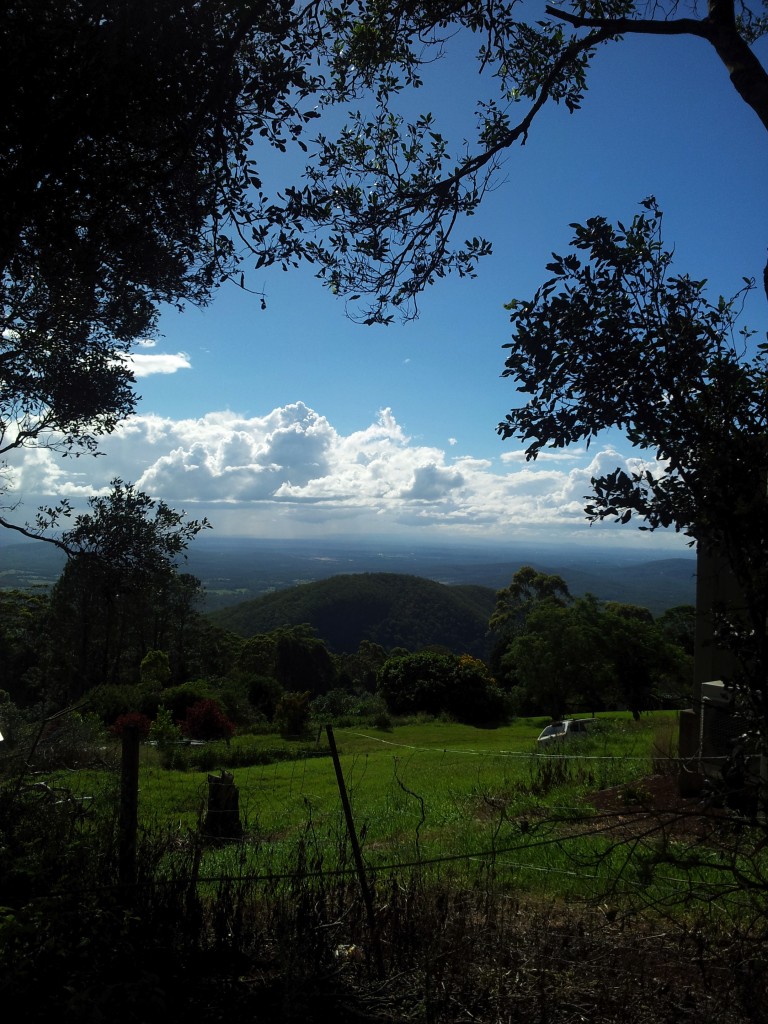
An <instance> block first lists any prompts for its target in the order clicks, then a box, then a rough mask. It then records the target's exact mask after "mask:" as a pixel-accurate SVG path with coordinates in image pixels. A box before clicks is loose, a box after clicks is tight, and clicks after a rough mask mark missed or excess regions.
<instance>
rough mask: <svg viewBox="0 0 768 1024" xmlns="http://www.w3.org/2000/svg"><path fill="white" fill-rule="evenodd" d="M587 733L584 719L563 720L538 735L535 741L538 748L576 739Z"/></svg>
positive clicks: (586, 720)
mask: <svg viewBox="0 0 768 1024" xmlns="http://www.w3.org/2000/svg"><path fill="white" fill-rule="evenodd" d="M588 732H589V720H588V719H586V718H564V719H563V720H562V722H553V723H552V725H548V726H547V727H546V729H544V730H543V731H542V732H541V734H540V735H539V738H538V740H537V741H536V742H537V743H538V744H539V745H540V746H544V747H546V746H551V745H552V744H554V743H557V742H558V741H563V740H568V739H571V740H572V739H578V737H580V736H582V737H583V736H586V735H587V733H588Z"/></svg>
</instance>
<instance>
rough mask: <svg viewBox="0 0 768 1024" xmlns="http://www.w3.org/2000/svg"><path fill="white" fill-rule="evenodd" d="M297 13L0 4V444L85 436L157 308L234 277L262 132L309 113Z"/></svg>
mask: <svg viewBox="0 0 768 1024" xmlns="http://www.w3.org/2000/svg"><path fill="white" fill-rule="evenodd" d="M297 27H298V26H297V22H296V19H295V17H294V15H293V14H292V12H291V11H290V8H289V7H286V5H284V4H282V3H281V2H279V0H271V2H270V0H267V2H265V3H258V4H248V5H243V4H240V3H238V2H235V0H213V2H210V3H198V2H192V3H187V2H182V0H179V2H171V0H162V2H160V0H156V2H152V0H149V2H146V3H141V4H136V3H130V2H127V0H108V2H106V3H104V2H102V3H95V2H93V0H61V2H59V0H55V2H53V0H9V3H7V4H5V5H4V7H3V14H2V15H0V42H1V43H2V49H3V52H4V53H5V60H4V71H5V75H4V81H5V88H4V103H3V113H2V115H0V154H2V156H1V157H0V189H2V193H3V196H4V202H3V207H2V211H1V212H0V297H1V298H2V313H1V314H0V385H1V387H0V456H2V455H4V454H7V453H8V452H10V451H11V450H12V449H15V448H21V447H25V446H29V445H35V444H37V445H45V446H50V447H54V448H57V449H60V450H62V451H63V452H65V453H69V452H72V451H75V452H77V451H81V450H85V451H95V449H96V446H97V443H98V442H97V439H98V437H99V435H101V434H104V433H108V432H109V431H110V430H112V429H113V428H114V426H115V424H116V423H117V422H118V421H119V420H120V419H122V418H124V417H125V416H127V415H128V414H129V413H130V412H131V411H132V410H133V407H134V404H135V397H134V395H133V390H132V384H133V375H132V373H131V371H130V367H129V364H128V363H127V362H126V356H127V355H128V354H129V352H130V348H131V344H132V343H133V342H134V341H135V340H136V339H138V338H141V337H143V336H145V335H146V334H147V333H148V332H151V331H152V330H153V328H154V326H155V323H156V320H157V316H158V308H159V305H160V304H161V303H171V304H175V305H180V304H183V303H185V302H192V303H204V302H206V301H207V300H208V299H209V297H210V295H211V293H212V291H213V290H214V289H215V288H216V287H217V286H218V284H219V283H220V281H221V280H222V279H224V278H227V277H229V276H231V275H232V274H233V273H234V271H235V268H236V266H237V263H238V261H239V255H238V247H239V245H240V241H239V239H238V230H239V227H240V226H242V225H244V224H246V223H247V222H248V221H249V219H250V218H251V211H252V210H253V200H252V198H251V196H250V193H251V192H252V191H256V190H258V188H259V174H258V169H257V167H256V165H255V162H254V158H253V151H252V146H253V143H254V141H255V140H256V139H257V138H258V139H259V140H260V141H261V142H262V143H263V144H264V145H265V146H267V147H273V148H276V149H278V150H280V149H283V150H284V149H285V147H286V144H287V141H288V140H290V139H295V138H297V137H298V136H299V135H300V134H301V131H302V128H303V126H304V124H305V122H306V120H308V119H310V118H312V117H314V116H315V112H314V111H311V110H310V111H309V112H308V113H306V114H302V113H301V112H300V110H299V104H300V103H301V101H302V98H303V97H304V96H305V95H306V94H307V92H308V91H309V90H310V89H311V88H314V86H315V85H317V84H318V82H319V80H314V79H313V78H312V76H311V75H310V74H309V72H308V65H309V59H308V58H309V51H308V50H307V45H310V40H309V39H307V40H306V41H305V40H304V39H303V38H302V37H301V35H300V34H297V33H296V29H297ZM3 525H6V526H9V525H13V524H11V523H9V522H8V521H4V523H3ZM22 532H23V528H22Z"/></svg>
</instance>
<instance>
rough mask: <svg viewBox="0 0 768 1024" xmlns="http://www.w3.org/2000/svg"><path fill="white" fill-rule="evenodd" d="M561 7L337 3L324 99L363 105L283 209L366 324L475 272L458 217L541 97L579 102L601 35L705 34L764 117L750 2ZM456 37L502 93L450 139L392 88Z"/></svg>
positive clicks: (523, 130) (475, 250)
mask: <svg viewBox="0 0 768 1024" xmlns="http://www.w3.org/2000/svg"><path fill="white" fill-rule="evenodd" d="M571 6H572V8H573V9H572V10H561V9H559V8H556V7H553V6H549V5H547V6H546V7H545V12H544V16H542V15H541V13H540V12H539V11H536V12H535V13H534V14H533V15H532V20H530V21H519V20H517V19H516V18H515V14H516V13H517V5H515V4H513V3H509V2H505V0H480V2H475V3H470V4H464V3H453V2H449V3H448V4H444V3H440V4H434V3H426V4H419V5H412V4H410V3H405V2H403V3H398V2H394V3H389V4H387V5H386V6H385V5H382V4H381V3H380V2H378V0H373V2H371V3H369V4H366V3H353V2H348V3H342V4H340V5H338V6H337V7H336V8H335V10H334V17H333V19H332V21H331V25H332V28H333V30H334V31H333V34H332V35H331V37H330V39H326V40H318V43H319V45H321V46H324V47H325V48H324V51H323V52H324V54H325V57H326V59H327V60H328V62H329V64H330V68H331V71H332V73H333V85H334V87H335V90H336V92H335V95H334V99H342V100H343V101H344V102H347V103H349V102H350V101H352V100H355V99H357V98H358V97H360V96H361V95H362V94H365V93H368V94H371V96H372V104H369V105H368V106H367V107H365V108H363V109H361V110H359V111H357V112H355V113H353V115H352V117H351V120H350V121H349V122H348V123H347V124H346V125H345V126H344V128H343V130H342V131H341V133H340V134H339V135H338V136H337V137H335V138H328V137H327V136H325V135H320V136H319V140H318V141H319V150H318V152H317V153H316V154H315V159H314V160H313V163H312V164H311V165H310V167H308V168H307V172H306V179H307V182H308V184H307V185H305V186H304V187H303V188H296V189H291V190H287V191H286V193H285V195H286V204H285V208H284V212H283V213H282V214H281V216H282V218H283V221H284V222H285V223H289V224H290V225H291V227H292V229H293V231H294V232H295V231H306V230H307V228H308V227H309V228H312V229H314V230H315V231H317V230H323V231H325V232H326V233H327V235H326V237H327V238H328V239H329V240H330V241H331V243H332V245H331V246H330V247H328V246H323V245H322V244H317V243H315V241H314V239H315V238H316V237H317V236H316V235H315V234H310V235H309V236H308V237H309V238H311V239H312V242H311V243H310V245H307V244H306V243H304V244H302V243H301V242H298V243H297V245H298V247H299V248H300V249H302V250H303V251H304V253H305V254H307V255H309V256H311V258H312V259H314V260H315V262H316V264H317V266H318V267H319V271H318V275H319V276H320V277H321V278H322V279H323V280H324V281H325V282H326V283H327V284H328V285H329V286H330V288H331V289H332V290H333V291H334V292H335V293H338V294H340V295H345V296H348V297H349V298H350V301H352V302H354V301H356V300H357V299H359V298H360V297H361V295H364V296H366V297H367V298H368V301H367V304H365V305H364V306H363V308H362V310H361V311H360V313H359V315H360V317H361V318H362V319H363V320H364V321H365V322H366V323H376V322H383V323H387V322H390V321H391V320H392V310H393V309H394V310H395V311H399V312H400V313H401V314H403V315H404V316H406V317H408V316H413V315H416V308H417V300H418V295H419V293H420V292H421V291H422V290H423V289H424V288H425V287H426V286H427V285H429V284H431V283H432V282H433V281H434V280H435V279H436V278H439V277H443V276H444V275H445V274H447V273H449V272H456V273H458V274H460V275H469V276H472V275H474V273H475V272H476V266H477V262H478V260H479V259H480V258H481V257H482V256H483V255H485V254H487V253H488V252H490V248H491V247H490V243H489V242H488V241H486V240H485V239H482V238H477V237H474V238H471V239H469V240H467V241H465V242H463V243H458V244H456V243H455V239H454V236H455V235H456V233H457V230H458V228H457V225H459V224H461V223H462V221H463V218H464V217H465V216H467V215H471V214H472V213H474V212H475V211H476V210H477V208H478V206H479V204H480V203H481V202H482V201H483V199H484V197H485V195H486V194H487V192H488V190H489V188H490V186H491V185H492V183H493V182H494V178H495V176H496V173H497V171H498V167H499V164H500V161H501V159H502V157H503V155H504V153H505V152H506V151H508V150H509V149H510V148H512V147H513V146H514V145H516V144H519V145H521V146H522V145H523V144H524V143H525V141H526V139H527V138H528V135H529V133H530V131H531V130H532V128H533V125H534V122H535V120H536V118H537V116H538V114H539V113H540V111H541V110H542V109H543V108H544V107H545V106H546V105H547V104H548V103H556V104H563V105H565V106H566V107H567V109H568V110H569V111H571V112H573V111H575V110H577V109H578V108H579V106H580V104H581V101H582V98H583V94H584V92H585V91H586V88H587V83H588V70H589V65H590V63H591V61H592V59H593V57H594V56H595V54H596V53H597V51H598V49H599V48H600V47H602V46H606V45H610V44H611V43H617V42H620V41H621V40H622V39H623V38H625V37H626V36H627V35H630V34H632V35H652V36H670V37H678V36H689V37H692V38H697V39H704V40H706V41H707V42H709V43H710V45H711V46H712V48H713V50H714V52H715V55H716V57H717V58H718V60H719V61H720V62H721V63H722V64H724V65H725V67H726V68H727V70H728V73H729V75H730V76H731V81H732V82H733V85H734V87H735V88H736V89H737V91H738V92H739V95H740V96H741V97H742V99H743V100H744V102H746V103H747V104H748V105H749V106H750V107H751V108H752V109H753V110H754V111H755V113H756V114H757V116H758V117H759V119H760V121H761V122H762V124H763V125H764V126H765V127H767V128H768V73H766V70H765V68H763V66H762V65H761V63H760V61H759V60H758V58H757V57H756V56H755V54H754V52H753V51H752V49H751V48H750V45H751V44H752V43H753V42H754V41H756V40H757V39H758V38H760V37H761V36H762V35H763V34H764V33H765V31H766V27H768V19H767V18H766V17H765V16H764V15H762V14H761V13H760V9H759V6H760V5H759V2H758V3H756V4H754V5H752V6H750V5H740V7H739V14H738V16H737V15H736V12H735V9H734V4H733V0H709V2H708V4H707V8H706V13H705V14H703V16H700V17H696V14H697V12H696V9H695V8H696V4H694V5H693V7H694V10H693V12H692V15H691V16H689V17H683V18H678V17H676V13H677V7H678V5H677V3H676V0H669V2H668V3H663V4H660V5H656V6H654V7H653V8H648V7H647V6H646V5H645V4H642V3H639V2H637V3H633V2H632V0H611V2H609V3H607V4H606V3H603V2H602V0H600V2H598V0H585V2H583V3H574V4H573V5H571ZM524 10H526V11H527V10H528V8H527V7H526V8H524ZM646 15H647V16H646ZM462 35H464V36H467V35H469V36H472V37H473V41H476V44H477V57H478V63H479V67H480V68H481V69H482V70H484V71H487V72H488V73H489V75H491V76H493V79H494V84H495V86H496V88H497V89H498V93H497V98H496V99H493V98H492V99H490V100H489V101H487V102H479V103H478V105H477V129H476V134H475V136H474V138H473V139H471V140H470V141H468V142H465V143H463V144H461V145H458V146H456V148H452V147H451V143H450V142H449V140H448V139H446V138H445V137H444V136H442V135H441V134H440V131H439V125H438V124H437V123H436V121H435V119H434V118H433V116H432V115H431V114H428V113H427V114H423V115H421V116H420V117H415V118H413V119H410V120H406V119H405V118H404V117H402V116H400V115H398V114H397V112H396V111H395V109H394V104H393V98H394V97H396V95H397V93H399V92H400V91H401V90H402V89H403V88H404V87H405V86H406V85H407V86H418V85H419V84H421V81H422V79H421V75H422V69H423V68H425V67H428V66H429V64H430V63H431V62H432V61H433V60H434V59H435V58H436V57H438V56H443V54H444V53H445V52H446V51H448V50H450V44H451V43H453V42H455V41H456V39H455V37H457V36H458V37H461V36H462ZM328 42H330V44H331V45H330V48H328V45H327V44H328ZM462 56H463V59H465V60H466V52H464V53H462ZM369 98H370V97H369ZM516 101H517V102H519V104H520V106H519V107H518V108H517V109H520V113H519V115H518V116H517V117H514V116H513V115H512V113H511V112H512V111H514V110H515V109H516V108H515V106H514V103H515V102H516ZM371 105H372V107H373V112H371V109H370V107H371ZM464 138H465V139H470V133H469V132H468V133H467V134H466V135H465V136H464Z"/></svg>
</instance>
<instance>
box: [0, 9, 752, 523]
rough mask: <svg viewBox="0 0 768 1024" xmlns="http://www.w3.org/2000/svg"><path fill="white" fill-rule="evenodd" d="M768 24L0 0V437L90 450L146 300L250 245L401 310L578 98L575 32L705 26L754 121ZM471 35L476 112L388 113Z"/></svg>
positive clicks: (126, 374) (735, 18) (727, 16)
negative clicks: (508, 164) (536, 135)
mask: <svg viewBox="0 0 768 1024" xmlns="http://www.w3.org/2000/svg"><path fill="white" fill-rule="evenodd" d="M767 27H768V18H767V17H766V15H765V12H764V0H763V6H762V8H761V7H760V6H759V4H758V0H755V2H754V3H750V4H741V5H740V7H739V12H738V15H737V13H736V11H735V8H734V3H733V0H708V3H707V5H706V9H704V8H703V7H702V9H701V10H697V9H696V4H695V3H694V5H693V9H692V10H691V11H690V12H689V13H687V15H686V16H685V17H679V16H678V5H677V3H676V2H675V0H670V2H669V3H668V4H660V5H654V6H653V7H652V8H647V7H646V5H645V4H643V3H640V2H639V0H638V2H636V3H635V2H632V0H610V2H609V3H605V2H602V0H601V2H599V3H598V2H597V0H586V2H579V3H574V4H572V5H569V7H568V8H566V9H560V8H557V7H553V6H545V8H544V10H543V11H541V10H539V9H538V8H535V9H531V8H530V7H529V6H528V5H525V6H524V5H520V4H517V3H515V2H510V0H472V2H471V3H465V2H463V0H462V2H458V0H448V2H443V0H440V2H432V0H429V2H427V3H423V4H418V5H414V4H412V3H411V2H410V0H389V2H387V3H386V4H384V3H382V2H381V0H341V2H335V3H333V4H331V3H328V2H325V0H317V2H312V3H309V4H307V5H301V4H299V5H291V4H286V3H284V2H282V0H266V2H263V3H258V4H255V3H253V4H242V3H240V2H239V0H206V2H202V0H147V2H142V3H135V2H129V0H108V2H104V0H100V2H96V0H61V2H59V0H56V2H54V0H9V2H8V3H7V4H5V5H4V8H3V13H2V15H0V42H2V48H3V53H4V54H5V64H4V71H5V93H4V99H5V103H4V105H3V111H2V114H0V187H1V188H2V193H3V196H4V203H3V207H2V210H1V211H0V272H1V273H0V295H1V296H2V314H0V316H1V318H2V322H1V323H0V457H2V456H3V455H6V456H7V455H8V454H9V453H10V452H11V451H12V450H13V449H16V448H20V447H24V446H27V445H35V444H44V445H49V446H53V447H56V448H59V449H60V450H62V451H63V452H65V453H68V452H73V451H75V452H77V451H82V450H85V451H95V450H96V449H97V446H98V438H99V436H100V435H101V434H103V433H105V432H109V431H110V430H111V429H113V428H114V426H115V424H116V423H117V422H118V421H119V420H120V419H122V418H123V417H125V416H127V415H129V414H130V413H131V411H132V410H133V408H134V404H135V395H134V392H133V384H134V380H133V375H132V372H131V368H130V362H129V360H128V357H129V355H130V351H131V346H132V344H133V343H134V342H135V341H136V340H137V339H139V338H141V337H142V336H144V335H146V334H147V333H148V332H151V331H152V330H153V328H154V326H155V323H156V319H157V315H158V309H159V308H160V305H161V304H162V303H171V304H176V305H183V304H184V303H187V302H193V303H205V302H207V301H208V300H209V298H210V297H211V295H212V293H213V291H214V290H215V289H216V287H218V285H219V284H220V283H221V282H223V281H225V280H234V281H235V282H236V283H237V284H240V285H242V286H244V287H245V286H246V285H247V281H246V276H245V275H246V273H247V271H248V270H249V269H252V268H254V267H255V268H259V267H265V266H272V265H275V266H281V267H284V268H288V267H290V266H293V265H296V264H298V263H300V262H303V261H305V262H307V263H309V264H311V265H312V266H313V267H314V268H315V271H316V273H317V275H318V277H319V278H320V279H321V280H322V281H323V282H324V283H325V284H326V285H327V286H328V287H329V288H330V289H331V290H332V291H333V292H334V293H336V294H338V295H339V296H341V297H344V298H345V299H346V300H347V301H348V303H349V310H350V313H351V315H353V316H356V317H358V318H359V319H361V320H363V321H365V322H366V323H388V322H390V321H391V320H392V319H393V317H394V316H395V315H397V314H399V315H401V316H403V317H405V318H408V317H411V316H415V315H416V312H417V301H418V296H419V293H420V292H421V291H422V290H423V289H424V288H425V287H426V286H428V285H429V284H430V283H431V282H433V281H434V280H435V279H436V278H439V277H442V276H444V275H446V274H448V273H452V272H453V273H458V274H459V275H473V274H474V273H475V272H476V267H477V263H478V260H479V259H480V258H481V257H482V256H483V255H484V254H486V253H488V252H490V251H491V244H490V242H489V241H487V240H485V239H483V238H477V237H472V238H464V239H462V233H463V231H464V221H465V218H466V216H468V215H471V214H472V213H473V212H474V211H475V210H476V209H477V208H478V206H479V204H480V203H481V202H482V201H483V199H484V197H485V195H486V193H487V191H488V189H489V187H491V185H492V184H493V183H494V181H495V178H496V175H497V171H498V168H499V164H500V162H501V160H502V159H503V156H504V154H505V153H506V152H507V151H508V150H510V148H512V147H514V146H515V145H516V144H520V145H522V144H523V143H524V142H525V140H526V138H527V137H528V135H529V133H530V131H531V130H532V129H533V126H534V123H535V120H536V118H537V116H538V114H539V112H540V111H541V110H542V109H543V108H544V107H545V106H546V105H548V104H552V103H554V104H562V105H564V106H565V107H566V108H567V109H568V110H570V111H575V110H577V109H578V108H579V106H580V103H581V101H582V98H583V95H584V92H585V90H586V88H587V85H588V72H589V65H590V63H591V61H592V59H593V58H594V56H595V54H596V53H597V52H598V50H599V49H600V48H601V47H603V46H607V45H611V44H614V43H620V41H621V40H622V39H623V38H625V37H626V36H627V35H655V36H658V35H665V36H690V37H695V38H699V39H703V40H705V41H706V42H708V43H709V44H710V45H711V47H712V49H713V53H714V54H715V56H716V58H717V59H718V60H719V61H720V62H721V63H722V64H723V65H724V66H725V67H726V68H727V70H728V73H729V75H730V77H731V80H732V82H733V85H734V87H735V88H736V89H737V90H738V92H739V95H740V96H741V97H742V99H743V100H744V102H745V103H747V104H748V105H749V106H750V107H751V108H752V109H753V110H754V111H755V113H756V114H757V116H758V117H759V119H760V121H761V122H762V124H763V125H764V126H766V127H768V74H766V71H765V69H764V68H763V66H762V65H761V64H760V61H759V60H758V58H757V57H756V56H755V53H754V52H753V50H752V48H751V47H752V44H753V43H754V42H755V41H756V40H757V39H759V38H760V37H761V36H762V35H763V34H764V33H765V32H766V28H767ZM468 48H470V49H471V50H474V53H475V55H476V58H477V66H478V70H479V71H480V72H482V73H483V74H484V75H485V77H486V79H487V80H488V81H490V83H491V84H492V90H491V92H492V95H491V96H490V98H489V99H480V100H479V101H478V104H477V117H476V128H474V129H472V130H469V128H468V130H467V131H466V132H465V133H464V134H463V136H462V139H461V140H458V139H455V140H449V139H447V138H446V137H444V136H443V135H442V134H441V130H440V126H439V124H438V123H436V120H435V118H434V117H433V115H432V114H431V113H430V112H428V111H425V112H423V113H421V114H410V113H409V114H404V113H400V112H399V100H400V98H401V94H403V93H407V94H409V95H410V93H411V92H412V91H413V90H414V89H417V88H418V86H419V85H421V84H422V82H423V81H425V80H426V78H427V76H428V74H429V70H430V67H431V65H432V64H433V63H434V61H435V60H437V59H440V58H442V57H443V56H444V55H445V54H450V53H451V52H453V51H455V52H457V53H458V54H459V58H460V59H461V60H463V61H465V60H466V58H467V53H468V52H469V51H468ZM479 92H482V90H481V89H480V88H479ZM339 106H341V107H343V109H344V111H345V112H346V113H347V117H346V120H345V119H344V118H341V119H340V117H339V115H338V113H336V112H335V111H334V108H336V107H339ZM402 109H405V110H409V109H412V104H411V106H410V107H409V105H408V104H405V105H404V106H402ZM324 115H329V116H328V117H327V118H326V119H325V120H324V121H322V122H320V124H321V130H320V129H318V130H316V131H315V132H314V138H313V139H312V140H310V141H308V130H307V129H308V125H310V124H311V123H312V122H313V121H314V119H315V118H318V117H323V116H324ZM340 120H342V121H343V122H344V123H343V124H342V126H341V127H340V128H338V124H339V121H340ZM337 129H338V130H337ZM289 151H291V152H293V153H294V155H299V156H300V154H301V151H307V164H306V167H305V169H304V171H303V174H302V173H301V172H298V173H297V174H296V178H295V180H291V179H292V178H293V175H294V171H293V169H292V166H291V169H290V170H286V172H285V174H281V173H280V171H279V170H276V171H275V170H274V169H273V167H271V166H268V165H270V164H274V159H273V157H275V156H276V155H277V154H278V153H284V152H289ZM267 170H268V171H269V173H267ZM262 301H263V300H262ZM3 523H4V524H5V525H13V524H11V523H10V522H9V521H8V520H3Z"/></svg>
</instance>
